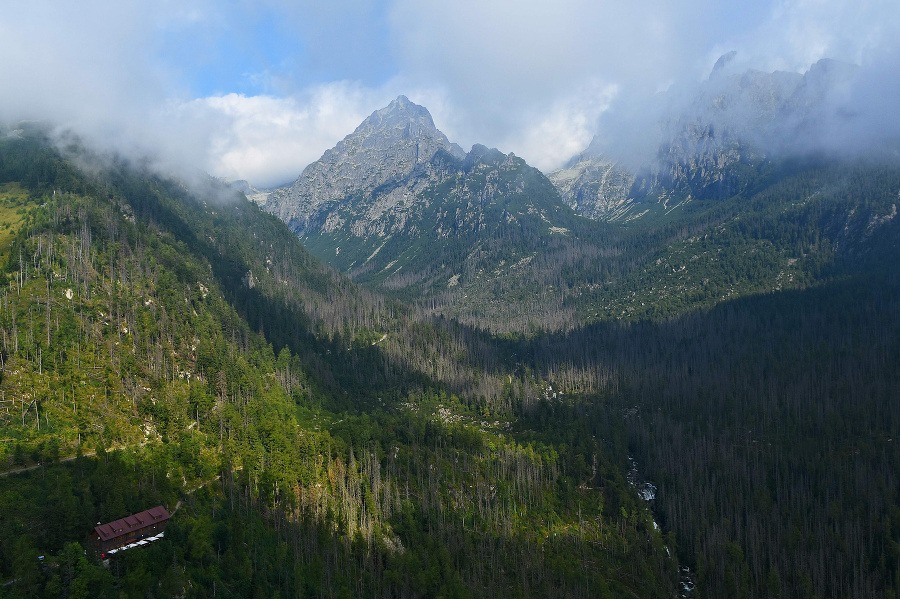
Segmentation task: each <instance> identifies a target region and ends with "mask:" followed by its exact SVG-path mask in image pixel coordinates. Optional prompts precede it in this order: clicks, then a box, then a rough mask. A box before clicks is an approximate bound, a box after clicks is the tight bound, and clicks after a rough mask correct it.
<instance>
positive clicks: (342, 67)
mask: <svg viewBox="0 0 900 599" xmlns="http://www.w3.org/2000/svg"><path fill="white" fill-rule="evenodd" d="M0 8H2V14H3V18H2V19H0V56H2V57H3V59H2V60H0V81H2V85H0V119H3V120H7V121H9V120H17V119H46V120H50V121H53V122H56V123H59V124H60V125H62V126H66V127H69V128H71V129H73V130H74V131H76V132H77V133H79V134H81V135H82V136H84V137H87V138H89V139H90V141H92V142H93V143H96V144H98V145H101V146H104V147H106V148H109V149H114V150H117V151H122V152H127V153H134V154H137V153H145V154H150V155H152V156H154V157H155V159H156V160H157V161H158V162H159V163H160V164H166V165H169V166H172V167H174V166H176V165H185V166H187V165H189V166H192V167H193V166H196V167H199V168H203V169H207V170H209V171H211V172H212V173H213V174H216V175H219V176H225V177H228V178H245V179H248V180H250V181H251V182H253V183H255V184H258V185H270V184H275V183H279V182H283V181H286V180H289V179H291V178H293V177H295V176H296V175H298V174H299V172H300V171H301V170H302V168H303V167H304V166H305V165H306V164H307V163H308V162H310V161H312V160H315V159H316V158H318V156H320V155H321V153H322V152H323V151H324V150H325V149H327V148H328V147H330V146H331V145H333V144H334V143H336V142H337V141H339V140H340V139H341V138H342V137H343V136H345V135H347V134H348V133H350V132H351V131H352V130H353V129H354V128H355V126H356V125H358V123H359V122H360V121H361V120H362V119H363V118H365V117H366V116H367V115H368V114H370V113H371V112H372V111H373V110H375V109H377V108H379V107H381V106H384V105H386V104H387V103H388V102H389V101H390V100H391V99H392V98H393V97H395V96H396V95H398V94H401V93H403V94H406V95H408V96H409V97H410V98H411V99H412V100H413V101H415V102H418V103H420V104H423V105H424V106H426V107H428V108H429V110H430V111H431V112H432V114H433V115H434V119H435V123H436V124H437V125H438V127H439V128H441V129H442V130H443V131H444V132H445V133H446V134H447V135H448V137H450V138H451V139H452V140H453V141H456V142H458V143H460V144H461V145H463V146H464V147H468V146H470V145H472V144H474V143H484V144H486V145H490V146H496V147H498V148H500V149H501V150H503V151H505V152H515V153H516V154H518V155H520V156H522V157H524V158H526V160H528V161H530V162H532V163H534V164H536V165H538V166H540V167H541V168H544V169H550V168H553V167H554V166H557V165H559V164H561V163H562V162H564V161H565V160H567V159H568V158H569V156H570V155H571V154H574V153H577V152H578V151H580V150H581V149H582V148H583V146H584V145H586V143H587V141H588V140H589V139H590V137H591V135H592V134H593V133H594V132H595V131H597V130H598V123H599V124H600V125H601V127H600V131H601V133H602V132H603V130H604V129H603V126H606V127H608V123H609V121H610V117H616V118H619V117H621V116H622V115H625V114H627V113H631V114H638V113H644V114H651V113H652V110H653V109H654V102H656V101H657V100H658V98H659V96H658V95H657V92H659V91H661V90H666V89H670V88H673V86H674V88H679V87H681V88H682V89H686V88H689V87H690V84H696V83H697V82H698V81H700V80H702V79H703V78H705V76H706V74H707V73H708V72H709V69H710V68H711V67H712V64H713V63H714V62H715V60H716V58H717V57H718V56H719V55H720V54H722V53H724V52H726V51H728V50H732V49H734V50H737V51H738V52H737V55H736V58H735V60H734V61H733V62H732V63H731V64H730V65H729V68H731V69H735V70H736V69H745V68H749V67H753V68H760V69H765V70H771V69H775V68H783V69H791V70H798V71H802V70H805V69H806V68H808V67H809V65H810V64H812V63H813V62H814V61H815V60H818V59H819V58H821V57H823V56H833V57H836V58H839V59H843V60H847V61H851V62H857V63H859V64H861V65H863V72H864V73H869V74H868V75H865V76H861V77H860V78H859V81H860V87H859V88H857V89H855V90H853V93H851V94H849V96H848V98H849V100H848V102H850V104H851V108H852V109H854V110H855V111H856V112H855V114H858V115H860V116H859V117H858V119H857V120H858V121H860V122H862V121H864V122H866V123H877V122H878V121H879V120H881V121H884V122H883V123H881V124H880V125H879V126H880V127H881V130H882V131H884V130H885V127H887V130H888V131H893V130H895V127H894V128H891V127H892V125H891V123H890V119H889V118H881V117H882V115H885V114H896V110H895V108H896V103H895V102H893V101H892V100H891V98H896V97H898V94H896V87H897V86H896V81H897V75H896V73H898V72H900V69H898V68H897V67H898V64H900V60H898V52H897V47H898V42H897V40H900V4H898V3H896V2H895V1H888V0H867V1H865V2H849V1H845V0H830V1H824V0H769V1H768V2H759V3H746V2H739V1H738V0H726V1H724V2H715V1H713V0H689V1H688V2H682V3H671V2H667V1H665V0H635V1H634V2H631V3H624V4H623V3H613V2H608V1H605V0H602V1H598V0H557V1H555V2H549V1H543V0H542V1H538V0H492V1H489V2H484V1H480V0H459V1H458V2H454V3H447V2H437V1H436V0H339V1H337V2H333V3H328V5H327V6H326V5H324V4H322V3H317V2H313V1H312V0H302V1H299V2H298V1H288V0H259V1H257V2H251V1H250V0H236V1H235V2H228V3H220V2H214V1H213V0H192V1H181V2H175V1H174V0H161V1H157V2H151V1H150V0H136V1H134V2H117V1H114V0H83V1H82V2H79V3H77V4H71V3H68V4H67V3H58V2H51V1H49V0H35V1H33V2H28V3H24V2H15V1H13V0H0ZM866 69H868V70H866ZM863 82H864V85H865V86H868V89H867V88H866V87H863ZM892 86H893V87H892ZM887 94H893V95H890V96H889V95H887ZM889 109H893V110H891V111H890V112H887V111H888V110H889ZM622 120H623V121H624V120H627V119H622ZM643 120H644V123H645V125H642V126H646V127H650V128H652V125H650V124H647V123H648V119H646V118H645V119H643ZM879 126H876V125H875V124H873V125H871V126H868V125H867V127H864V128H858V129H857V130H855V131H856V133H855V135H857V137H859V138H864V137H865V135H866V134H868V133H874V132H876V131H878V129H879ZM643 132H644V130H643V129H638V130H633V131H630V132H627V131H626V132H624V133H625V134H626V135H629V136H630V137H631V138H635V137H638V136H639V135H641V134H642V133H643ZM857 143H858V144H860V145H862V144H863V143H864V141H863V140H862V139H860V141H858V142H857Z"/></svg>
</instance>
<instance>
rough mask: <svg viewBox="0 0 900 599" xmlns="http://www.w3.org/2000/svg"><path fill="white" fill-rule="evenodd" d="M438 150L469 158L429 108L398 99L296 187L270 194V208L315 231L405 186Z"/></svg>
mask: <svg viewBox="0 0 900 599" xmlns="http://www.w3.org/2000/svg"><path fill="white" fill-rule="evenodd" d="M438 151H444V152H446V153H448V154H450V155H451V156H455V157H457V158H462V157H464V156H465V152H464V151H463V150H462V148H460V147H459V146H457V145H456V144H452V143H450V141H449V140H448V139H447V136H446V135H444V134H443V133H441V132H440V131H439V130H438V129H437V128H436V127H435V126H434V121H433V120H432V118H431V114H430V113H429V112H428V110H427V109H425V108H424V107H422V106H419V105H418V104H414V103H412V102H410V101H409V99H407V98H406V96H400V97H398V98H397V99H396V100H394V101H393V102H391V103H390V104H389V105H388V106H386V107H385V108H382V109H380V110H376V111H375V112H373V113H372V114H371V115H370V116H369V117H368V118H367V119H366V120H364V121H363V122H362V124H360V125H359V127H357V128H356V130H355V131H354V132H353V133H351V134H350V135H348V136H347V137H345V138H344V139H343V140H342V141H340V142H339V143H338V144H337V145H336V146H335V147H333V148H331V149H330V150H328V151H326V152H325V154H323V155H322V157H321V158H320V159H319V160H317V161H316V162H314V163H312V164H310V165H309V166H308V167H306V168H305V169H304V170H303V173H302V174H301V175H300V177H299V178H298V179H297V180H296V181H295V182H294V183H292V184H291V185H290V186H288V187H286V188H282V189H278V190H276V191H274V192H273V193H272V194H271V195H269V197H268V200H267V202H266V208H267V209H268V210H269V211H270V212H272V213H274V214H276V215H277V216H278V217H279V218H281V219H282V220H284V221H285V222H287V223H288V224H289V225H290V226H291V228H292V229H293V230H294V231H295V232H297V233H300V234H302V233H304V232H306V231H307V230H315V229H316V228H318V227H320V226H322V225H324V224H325V220H327V218H328V214H329V213H330V212H331V211H332V210H333V209H335V208H337V207H338V206H340V205H341V204H342V203H345V202H347V201H348V200H350V199H351V198H353V197H356V198H358V197H361V196H365V195H367V194H371V193H372V192H373V191H374V190H376V189H377V188H379V187H383V186H385V185H392V184H396V183H398V182H400V181H402V180H403V179H405V178H407V177H409V176H410V174H412V172H413V170H414V169H415V168H416V167H417V166H419V165H422V164H424V163H427V162H428V161H430V160H431V159H432V158H433V157H434V155H435V153H437V152H438Z"/></svg>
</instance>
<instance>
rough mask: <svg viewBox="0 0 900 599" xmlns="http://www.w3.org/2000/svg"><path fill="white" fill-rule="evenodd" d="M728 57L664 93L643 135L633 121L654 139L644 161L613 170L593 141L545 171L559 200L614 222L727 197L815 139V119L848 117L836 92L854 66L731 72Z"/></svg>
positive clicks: (603, 143) (600, 142) (607, 152)
mask: <svg viewBox="0 0 900 599" xmlns="http://www.w3.org/2000/svg"><path fill="white" fill-rule="evenodd" d="M732 58H733V53H729V54H726V55H724V56H723V57H722V58H720V59H719V61H718V62H717V63H716V66H715V67H714V68H713V70H712V72H711V73H710V76H709V78H708V79H707V80H706V81H704V82H703V83H702V84H700V85H699V86H698V87H697V88H696V89H680V88H675V89H672V90H670V91H669V92H667V93H666V95H665V96H664V97H663V98H661V100H662V101H661V102H660V104H661V105H664V106H666V108H665V109H663V110H662V111H661V112H660V114H658V115H656V117H654V118H655V119H656V122H654V123H652V125H651V126H649V131H648V130H647V128H648V125H647V123H640V124H634V130H635V134H642V135H651V136H656V137H657V141H656V142H654V143H655V144H656V145H655V150H654V155H652V156H646V157H645V158H644V164H643V166H631V167H625V166H619V167H618V168H615V169H614V168H612V165H613V164H617V161H616V160H615V159H614V158H613V156H614V155H615V152H616V148H610V147H608V140H604V139H601V138H595V139H594V140H593V141H592V143H591V145H590V146H589V147H588V148H587V149H586V150H585V151H584V152H583V153H582V154H581V155H580V156H579V157H578V158H576V159H573V162H572V163H570V164H569V165H567V166H566V167H565V168H563V169H560V170H558V171H555V172H552V173H550V174H549V177H550V179H551V180H552V181H554V183H555V184H556V185H557V188H558V189H559V191H560V194H561V195H562V197H563V199H564V200H565V201H566V202H567V203H568V204H569V205H570V206H572V207H573V208H574V209H575V210H576V211H577V212H578V213H579V214H582V215H584V216H586V217H588V218H594V219H600V220H607V221H615V220H628V219H633V218H639V217H641V216H643V215H646V214H651V213H658V212H660V211H663V212H665V211H668V210H670V209H672V207H673V206H677V205H681V204H682V203H684V202H686V201H690V200H692V199H723V198H727V197H731V196H733V195H735V194H737V193H741V192H743V191H746V190H747V189H748V188H749V187H750V186H752V185H753V184H754V183H755V182H758V181H759V179H760V178H762V177H765V174H766V172H767V170H769V169H770V167H771V164H772V162H773V161H778V160H781V159H783V158H784V157H785V156H795V155H801V154H804V153H808V152H809V151H811V149H812V148H814V147H817V146H818V145H820V144H819V142H820V141H821V140H819V139H818V137H817V136H819V135H820V133H819V130H820V129H823V128H824V127H823V125H824V124H826V123H832V122H833V121H834V120H835V119H840V118H846V115H843V116H842V113H841V104H840V96H841V93H842V90H843V89H844V88H845V87H846V85H847V84H848V82H849V81H850V80H851V78H852V77H853V75H854V73H855V67H854V66H853V65H849V64H845V63H841V62H838V61H834V60H828V59H823V60H820V61H819V62H817V63H815V64H814V65H812V67H810V69H809V70H808V71H807V72H805V73H793V72H785V71H774V72H762V71H756V70H750V71H745V72H730V68H729V66H728V64H729V62H730V60H731V59H732ZM623 128H626V129H627V128H628V125H627V124H626V125H625V126H623Z"/></svg>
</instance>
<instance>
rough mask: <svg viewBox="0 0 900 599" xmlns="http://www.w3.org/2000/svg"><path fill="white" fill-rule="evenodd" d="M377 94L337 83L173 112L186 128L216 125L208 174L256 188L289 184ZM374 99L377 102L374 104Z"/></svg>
mask: <svg viewBox="0 0 900 599" xmlns="http://www.w3.org/2000/svg"><path fill="white" fill-rule="evenodd" d="M380 95H383V94H380V93H379V92H377V91H373V90H370V89H367V88H364V87H361V86H358V85H354V84H350V83H346V82H339V83H333V84H329V85H323V86H318V87H316V88H313V89H311V90H308V91H307V92H306V93H305V94H303V95H302V96H298V97H290V98H277V97H272V96H243V95H238V94H227V95H224V96H214V97H208V98H201V99H198V100H194V101H192V102H189V103H187V104H184V105H181V106H179V107H177V109H176V110H175V111H173V112H174V115H175V117H176V118H177V119H179V120H183V121H185V122H192V121H206V122H215V123H216V127H215V129H214V130H213V131H210V133H209V140H208V153H207V155H208V159H207V160H208V162H207V165H206V168H207V169H208V170H209V171H210V172H211V173H212V174H214V175H217V176H220V177H225V178H228V179H247V180H249V181H250V182H251V183H253V184H254V185H258V186H272V185H277V184H282V183H285V182H288V181H290V180H292V179H294V178H296V177H297V175H299V174H300V171H301V170H302V168H303V167H304V166H305V165H307V164H309V163H310V162H313V161H314V160H316V159H318V158H319V157H320V156H321V155H322V153H323V152H324V151H325V150H327V149H328V148H329V147H331V146H333V145H334V144H335V143H337V142H338V141H340V140H341V139H342V138H343V137H344V136H346V135H347V134H348V133H350V132H351V131H353V129H355V128H356V126H357V125H358V124H359V123H360V121H362V120H363V119H364V118H365V117H366V116H368V115H369V114H370V113H371V111H372V110H373V109H374V108H373V104H374V106H375V107H377V106H378V105H379V101H380V100H382V99H383V98H381V97H379V96H380ZM376 98H377V99H376Z"/></svg>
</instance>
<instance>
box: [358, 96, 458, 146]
mask: <svg viewBox="0 0 900 599" xmlns="http://www.w3.org/2000/svg"><path fill="white" fill-rule="evenodd" d="M404 126H411V127H410V130H409V132H408V135H409V136H414V137H418V136H422V135H425V136H428V137H431V136H434V135H435V134H437V135H439V136H443V133H441V132H440V131H438V129H437V127H435V126H434V120H433V119H432V118H431V113H430V112H428V109H427V108H425V107H424V106H420V105H418V104H416V103H414V102H411V101H410V100H409V98H407V97H406V96H397V97H396V98H395V99H394V100H392V101H391V103H390V104H388V105H387V106H385V107H384V108H379V109H378V110H376V111H375V112H373V113H372V114H371V115H369V118H367V119H366V120H364V121H363V122H362V124H360V126H359V127H358V128H357V130H356V131H357V132H362V131H367V130H372V129H376V130H386V129H394V128H399V127H404Z"/></svg>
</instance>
